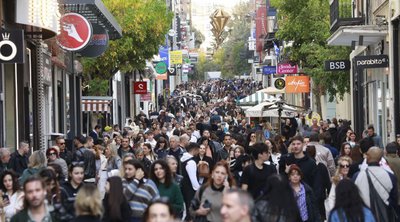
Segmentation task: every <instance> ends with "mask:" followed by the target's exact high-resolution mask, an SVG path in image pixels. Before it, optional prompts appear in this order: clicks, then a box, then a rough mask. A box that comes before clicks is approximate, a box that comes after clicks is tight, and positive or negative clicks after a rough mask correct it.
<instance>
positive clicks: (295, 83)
mask: <svg viewBox="0 0 400 222" xmlns="http://www.w3.org/2000/svg"><path fill="white" fill-rule="evenodd" d="M286 84H287V85H286V93H308V92H310V78H309V77H308V76H287V77H286Z"/></svg>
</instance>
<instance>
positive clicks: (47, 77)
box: [43, 53, 53, 86]
mask: <svg viewBox="0 0 400 222" xmlns="http://www.w3.org/2000/svg"><path fill="white" fill-rule="evenodd" d="M52 79H53V76H52V73H51V56H50V55H49V54H47V53H43V82H44V84H45V85H49V86H51V82H52Z"/></svg>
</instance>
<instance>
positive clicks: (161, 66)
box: [155, 62, 167, 74]
mask: <svg viewBox="0 0 400 222" xmlns="http://www.w3.org/2000/svg"><path fill="white" fill-rule="evenodd" d="M155 70H156V73H158V74H164V73H166V72H167V64H165V62H158V63H157V64H156V67H155Z"/></svg>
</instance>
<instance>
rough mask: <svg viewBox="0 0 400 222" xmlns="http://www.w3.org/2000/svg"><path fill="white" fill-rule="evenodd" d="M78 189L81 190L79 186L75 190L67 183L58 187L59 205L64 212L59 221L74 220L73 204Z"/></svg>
mask: <svg viewBox="0 0 400 222" xmlns="http://www.w3.org/2000/svg"><path fill="white" fill-rule="evenodd" d="M79 188H81V186H79V187H78V188H76V189H75V188H74V187H72V185H71V183H69V182H66V183H64V184H62V186H60V193H61V205H62V208H63V210H64V211H65V212H64V213H63V214H62V218H60V220H61V221H72V220H73V219H74V218H75V208H74V203H75V197H76V195H77V193H78V191H79Z"/></svg>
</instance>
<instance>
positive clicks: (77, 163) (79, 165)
mask: <svg viewBox="0 0 400 222" xmlns="http://www.w3.org/2000/svg"><path fill="white" fill-rule="evenodd" d="M84 164H85V162H83V161H74V162H72V163H71V165H72V166H73V167H76V166H78V167H84Z"/></svg>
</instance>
